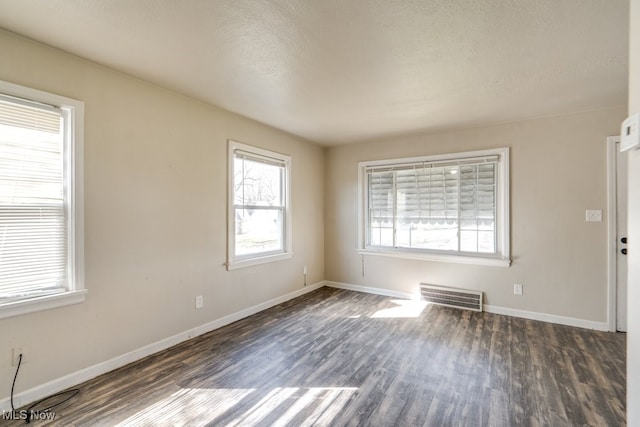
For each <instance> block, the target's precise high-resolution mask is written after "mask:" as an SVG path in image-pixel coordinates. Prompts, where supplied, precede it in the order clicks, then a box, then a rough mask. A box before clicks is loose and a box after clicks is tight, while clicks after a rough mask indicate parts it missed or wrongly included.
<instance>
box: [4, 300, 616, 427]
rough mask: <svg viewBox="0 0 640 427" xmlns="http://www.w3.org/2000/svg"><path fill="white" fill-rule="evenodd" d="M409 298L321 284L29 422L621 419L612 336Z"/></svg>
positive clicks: (561, 422) (98, 383) (608, 422)
mask: <svg viewBox="0 0 640 427" xmlns="http://www.w3.org/2000/svg"><path fill="white" fill-rule="evenodd" d="M411 304H412V303H411V302H402V301H398V300H395V299H393V298H387V297H382V296H376V295H370V294H364V293H358V292H351V291H345V290H338V289H331V288H322V289H319V290H317V291H314V292H311V293H309V294H306V295H304V296H302V297H299V298H296V299H295V300H291V301H288V302H286V303H283V304H280V305H278V306H276V307H272V308H271V309H268V310H265V311H263V312H261V313H258V314H256V315H254V316H251V317H248V318H246V319H243V320H241V321H238V322H235V323H233V324H231V325H228V326H225V327H223V328H220V329H218V330H215V331H212V332H210V333H208V334H205V335H202V336H200V337H197V338H194V339H192V340H189V341H187V342H184V343H181V344H179V345H177V346H175V347H172V348H170V349H167V350H164V351H162V352H159V353H157V354H154V355H152V356H149V357H148V358H145V359H143V360H140V361H137V362H135V363H132V364H130V365H127V366H125V367H122V368H120V369H117V370H115V371H113V372H110V373H108V374H105V375H102V376H99V377H97V378H95V379H93V380H91V381H88V382H86V383H83V384H80V385H79V386H78V387H79V388H80V390H81V392H80V394H79V395H78V396H77V397H76V398H74V399H72V400H71V401H69V402H68V403H66V404H64V405H63V406H60V407H58V408H56V409H55V412H56V420H55V421H49V422H43V421H37V422H36V423H35V424H34V425H38V426H39V425H43V426H46V425H51V426H94V425H104V426H114V425H121V426H175V425H184V426H251V425H256V426H271V425H273V426H306V425H309V426H322V425H327V426H394V427H396V426H421V425H424V426H434V425H437V426H441V425H442V426H474V427H475V426H516V425H517V426H554V427H555V426H560V427H562V426H575V425H592V426H623V425H625V371H626V366H625V365H626V361H625V352H626V348H625V347H626V342H625V340H626V337H625V335H624V334H613V333H604V332H596V331H589V330H584V329H578V328H571V327H566V326H560V325H554V324H550V323H542V322H536V321H531V320H525V319H517V318H511V317H507V316H499V315H494V314H488V313H476V312H470V311H460V310H455V309H451V308H446V307H440V306H434V305H429V306H425V307H419V306H417V305H413V306H412V305H411ZM4 423H5V424H7V423H8V424H9V425H12V423H11V422H4ZM13 424H14V425H18V423H17V422H13Z"/></svg>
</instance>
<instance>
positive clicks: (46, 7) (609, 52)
mask: <svg viewBox="0 0 640 427" xmlns="http://www.w3.org/2000/svg"><path fill="white" fill-rule="evenodd" d="M628 20H629V17H628V0H349V1H344V0H190V1H185V0H135V1H134V0H0V27H4V28H6V29H8V30H10V31H13V32H16V33H19V34H23V35H25V36H27V37H30V38H33V39H35V40H39V41H41V42H44V43H47V44H49V45H52V46H55V47H58V48H60V49H63V50H66V51H68V52H71V53H74V54H77V55H79V56H82V57H85V58H88V59H91V60H93V61H96V62H98V63H101V64H105V65H107V66H110V67H113V68H115V69H118V70H122V71H124V72H127V73H129V74H132V75H134V76H138V77H140V78H143V79H146V80H148V81H151V82H155V83H157V84H159V85H162V86H165V87H168V88H171V89H174V90H176V91H178V92H182V93H184V94H186V95H189V96H191V97H194V98H197V99H200V100H203V101H206V102H209V103H211V104H215V105H218V106H220V107H223V108H225V109H227V110H230V111H233V112H236V113H239V114H242V115H244V116H248V117H251V118H253V119H255V120H258V121H260V122H263V123H267V124H269V125H272V126H274V127H276V128H280V129H283V130H286V131H288V132H291V133H293V134H296V135H299V136H302V137H304V138H307V139H310V140H313V141H316V142H320V143H323V144H328V145H333V144H341V143H347V142H353V141H360V140H366V139H371V138H377V137H382V136H387V135H393V134H402V133H415V132H419V131H435V130H444V129H450V128H454V127H469V126H479V125H486V124H494V123H501V122H508V121H514V120H521V119H526V118H532V117H540V116H550V115H557V114H565V113H572V112H578V111H586V110H594V109H601V108H607V107H613V106H619V105H624V104H625V103H626V94H627V57H628ZM3 60H6V58H5V59H3Z"/></svg>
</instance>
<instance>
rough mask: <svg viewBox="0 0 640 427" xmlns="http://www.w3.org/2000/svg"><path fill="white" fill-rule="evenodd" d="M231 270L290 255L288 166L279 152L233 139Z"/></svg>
mask: <svg viewBox="0 0 640 427" xmlns="http://www.w3.org/2000/svg"><path fill="white" fill-rule="evenodd" d="M229 151H230V163H229V169H230V177H229V183H230V189H229V190H230V191H229V192H230V197H231V200H230V202H229V206H230V210H229V218H230V221H229V223H230V227H229V260H228V262H227V266H228V267H229V268H230V269H233V268H237V267H239V266H246V265H254V264H257V263H261V262H268V261H272V260H275V258H278V259H280V258H281V255H283V254H284V255H286V257H289V252H290V238H289V237H290V226H289V224H290V220H289V202H288V200H289V190H288V188H289V184H288V182H289V165H290V158H289V157H288V156H284V155H281V154H278V153H274V152H270V151H267V150H262V149H258V148H256V147H251V146H248V145H245V144H240V143H237V142H233V141H230V148H229Z"/></svg>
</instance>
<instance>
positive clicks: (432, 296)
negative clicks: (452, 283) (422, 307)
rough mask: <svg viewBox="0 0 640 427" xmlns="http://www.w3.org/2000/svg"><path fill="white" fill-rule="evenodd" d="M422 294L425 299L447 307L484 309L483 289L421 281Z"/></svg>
mask: <svg viewBox="0 0 640 427" xmlns="http://www.w3.org/2000/svg"><path fill="white" fill-rule="evenodd" d="M420 294H421V296H422V299H423V300H424V301H428V302H430V303H433V304H440V305H445V306H447V307H454V308H463V309H465V310H473V311H482V291H469V290H467V289H457V288H447V287H444V286H435V285H428V284H426V283H420Z"/></svg>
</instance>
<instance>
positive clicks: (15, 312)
mask: <svg viewBox="0 0 640 427" xmlns="http://www.w3.org/2000/svg"><path fill="white" fill-rule="evenodd" d="M86 295H87V290H86V289H83V290H80V291H71V292H65V293H61V294H54V295H46V296H41V297H34V298H29V299H24V300H20V301H13V302H7V303H3V304H0V319H6V318H8V317H14V316H20V315H23V314H28V313H34V312H36V311H43V310H50V309H52V308H57V307H64V306H66V305H72V304H79V303H81V302H84V300H85V299H86Z"/></svg>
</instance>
